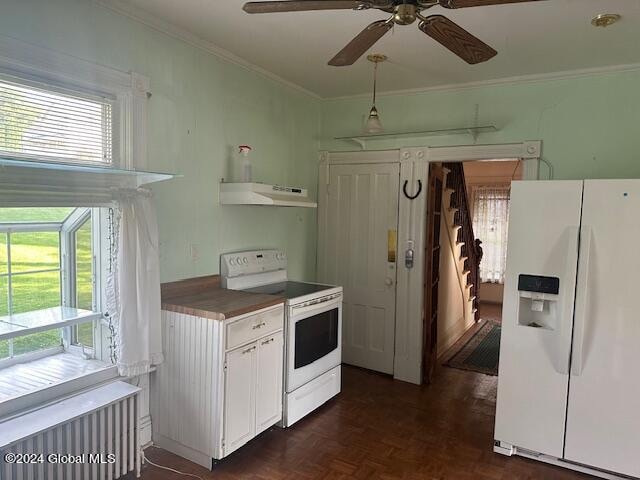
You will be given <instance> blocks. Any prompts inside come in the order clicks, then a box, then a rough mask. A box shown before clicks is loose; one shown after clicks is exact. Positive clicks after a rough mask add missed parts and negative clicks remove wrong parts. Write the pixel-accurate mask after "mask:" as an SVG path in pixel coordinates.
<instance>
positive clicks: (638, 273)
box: [494, 180, 640, 478]
mask: <svg viewBox="0 0 640 480" xmlns="http://www.w3.org/2000/svg"><path fill="white" fill-rule="evenodd" d="M639 280H640V180H586V181H535V182H533V181H532V182H514V183H513V184H512V189H511V205H510V214H509V240H508V250H507V271H506V277H505V288H504V299H503V302H504V303H503V319H502V338H501V345H500V367H499V376H498V398H497V408H496V425H495V436H494V438H495V446H494V450H495V451H496V452H499V453H503V454H506V455H522V456H526V457H530V458H535V459H537V460H542V461H546V462H549V463H554V464H559V465H563V466H566V467H569V468H573V469H576V470H581V471H588V472H589V473H591V474H593V475H598V476H601V477H604V478H618V477H617V476H618V475H625V476H630V477H640V302H639V300H640V281H639Z"/></svg>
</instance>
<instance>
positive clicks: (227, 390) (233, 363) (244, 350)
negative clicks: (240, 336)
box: [223, 343, 258, 455]
mask: <svg viewBox="0 0 640 480" xmlns="http://www.w3.org/2000/svg"><path fill="white" fill-rule="evenodd" d="M256 349H257V346H256V343H253V344H251V345H248V346H244V347H240V348H236V349H235V350H232V351H231V352H228V353H227V354H226V364H225V379H224V422H223V423H224V443H223V446H224V451H225V455H228V454H229V453H231V452H233V451H234V450H236V449H237V448H238V447H240V446H242V445H244V444H245V443H247V442H248V441H249V440H251V439H252V438H253V437H254V436H255V434H256V390H257V388H256V363H257V362H256V358H257V356H258V355H257V353H256Z"/></svg>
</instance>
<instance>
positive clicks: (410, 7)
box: [243, 0, 542, 67]
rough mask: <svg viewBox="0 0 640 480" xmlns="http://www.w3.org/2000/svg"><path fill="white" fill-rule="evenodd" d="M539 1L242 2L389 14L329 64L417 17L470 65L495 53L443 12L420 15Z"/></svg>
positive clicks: (249, 7) (350, 58) (348, 58)
mask: <svg viewBox="0 0 640 480" xmlns="http://www.w3.org/2000/svg"><path fill="white" fill-rule="evenodd" d="M533 1H542V0H285V1H262V2H248V3H245V5H244V7H243V9H244V11H245V12H247V13H275V12H302V11H309V10H368V9H371V8H373V9H378V10H381V11H383V12H386V13H390V14H391V17H390V18H388V19H387V20H378V21H376V22H373V23H372V24H371V25H369V26H368V27H367V28H365V29H364V30H363V31H362V32H360V33H359V34H358V35H357V36H356V37H355V38H354V39H353V40H351V42H349V44H348V45H347V46H346V47H344V48H343V49H342V50H341V51H340V52H339V53H338V54H337V55H336V56H335V57H333V58H332V59H331V60H330V61H329V65H333V66H335V67H344V66H347V65H353V64H354V63H355V62H356V60H358V59H359V58H360V57H361V56H362V55H363V54H364V53H365V52H366V51H367V50H369V48H371V47H372V46H373V45H374V44H375V43H376V42H377V41H378V40H380V39H381V38H382V37H383V36H384V34H385V33H387V32H388V31H389V30H391V29H392V28H393V26H394V24H395V25H410V24H412V23H414V22H415V21H416V20H419V21H420V23H419V24H418V28H419V29H420V30H421V31H422V32H424V33H425V34H427V35H429V36H430V37H431V38H433V39H434V40H435V41H436V42H439V43H440V44H442V45H443V46H445V47H446V48H448V49H449V50H451V51H452V52H453V53H455V54H456V55H458V56H459V57H460V58H462V59H463V60H464V61H465V62H467V63H470V64H472V65H473V64H476V63H482V62H486V61H487V60H489V59H491V58H493V57H494V56H496V55H497V54H498V52H496V51H495V50H494V49H493V48H491V47H490V46H489V45H487V44H486V43H484V42H483V41H482V40H480V39H479V38H477V37H475V36H473V35H472V34H471V33H469V32H467V31H466V30H465V29H464V28H462V27H461V26H460V25H458V24H457V23H454V22H452V21H451V20H449V19H448V18H447V17H445V16H443V15H429V16H424V15H423V12H424V11H425V10H428V9H430V8H432V7H435V6H438V5H439V6H441V7H444V8H449V9H452V8H466V7H479V6H485V5H501V4H506V3H521V2H533Z"/></svg>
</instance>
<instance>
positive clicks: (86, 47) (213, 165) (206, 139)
mask: <svg viewBox="0 0 640 480" xmlns="http://www.w3.org/2000/svg"><path fill="white" fill-rule="evenodd" d="M0 11H1V13H0V35H4V36H9V37H13V38H17V39H19V40H23V41H25V42H28V43H31V44H36V45H39V46H43V47H47V48H51V49H54V50H57V51H61V52H64V53H67V54H70V55H73V56H76V57H80V58H83V59H86V60H89V61H92V62H96V63H99V64H102V65H107V66H110V67H114V68H117V69H119V70H123V71H130V70H131V71H135V72H138V73H141V74H143V75H146V76H148V77H150V79H151V91H152V93H153V96H152V97H151V99H150V101H149V130H148V134H149V142H148V143H149V145H148V149H149V162H148V167H149V169H150V170H157V171H168V172H175V173H179V174H182V175H183V177H182V178H179V179H176V180H172V181H170V182H167V183H165V184H158V185H157V186H154V187H153V189H154V191H155V192H156V193H157V195H156V196H157V206H158V217H159V225H160V241H161V274H162V279H163V281H167V280H173V279H178V278H185V277H191V276H196V275H204V274H209V273H212V272H217V271H218V262H219V254H220V253H221V252H227V251H233V250H237V249H246V248H255V247H282V248H285V249H286V251H287V252H288V254H289V261H290V272H291V276H292V277H296V278H306V279H312V278H314V276H315V245H316V212H315V210H313V209H300V208H292V209H286V208H272V207H220V206H219V205H218V182H219V181H220V178H222V177H226V178H229V175H230V168H229V167H230V159H231V155H232V152H233V151H234V148H235V146H237V145H239V144H244V143H248V144H250V145H252V146H253V147H254V149H255V150H254V152H255V153H254V155H253V158H254V160H255V162H254V179H256V180H259V181H264V182H273V183H276V182H277V183H280V184H283V183H284V184H292V185H301V186H305V187H307V188H309V190H310V191H311V195H312V196H313V198H315V197H316V185H317V166H316V165H317V158H318V157H317V152H318V143H317V133H318V130H319V121H320V103H319V101H318V100H317V99H315V98H313V97H311V96H308V95H305V94H304V93H301V92H298V91H297V90H294V89H292V88H289V87H287V86H284V85H282V84H280V83H277V82H275V81H273V80H270V79H268V78H266V77H264V76H261V75H260V74H257V73H255V72H252V71H249V70H247V69H245V68H243V67H240V66H237V65H235V64H232V63H229V62H227V61H225V60H222V59H220V58H219V57H216V56H214V55H212V54H210V53H207V52H205V51H203V50H201V49H198V48H196V47H193V46H191V45H189V44H187V43H185V42H182V41H180V40H177V39H175V38H172V37H170V36H168V35H165V34H163V33H160V32H158V31H156V30H154V29H152V28H149V27H147V26H144V25H142V24H141V23H138V22H136V21H134V20H132V19H130V18H128V17H125V16H122V15H119V14H117V13H114V12H112V11H111V10H109V9H106V8H104V7H102V6H100V5H98V4H96V3H95V2H92V1H89V0H41V1H35V0H2V6H1V10H0ZM191 245H194V246H195V250H196V251H197V253H198V256H199V258H198V259H196V260H195V261H194V260H193V259H192V256H191V251H192V249H191Z"/></svg>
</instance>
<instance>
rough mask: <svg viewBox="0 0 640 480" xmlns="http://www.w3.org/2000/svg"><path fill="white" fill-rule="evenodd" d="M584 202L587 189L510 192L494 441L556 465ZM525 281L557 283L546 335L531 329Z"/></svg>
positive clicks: (560, 185)
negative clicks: (520, 283) (552, 317)
mask: <svg viewBox="0 0 640 480" xmlns="http://www.w3.org/2000/svg"><path fill="white" fill-rule="evenodd" d="M581 197H582V182H581V181H553V182H539V181H535V182H533V181H532V182H513V183H512V187H511V205H510V212H509V240H508V249H507V271H506V275H505V285H504V298H503V309H502V337H501V342H500V368H499V373H498V399H497V408H496V428H495V439H496V440H499V441H502V442H506V443H509V444H511V445H515V446H517V447H521V448H525V449H529V450H534V451H537V452H541V453H545V454H547V455H552V456H554V457H562V451H563V444H564V424H565V413H566V402H567V388H568V384H569V354H570V348H571V330H572V323H573V305H574V291H575V282H576V267H577V262H578V230H579V225H580V206H581V200H582V198H581ZM521 274H525V275H526V274H529V275H540V276H547V277H557V278H558V279H559V293H558V296H557V303H556V305H555V308H556V312H557V316H556V319H557V321H556V322H555V323H553V324H551V323H550V324H549V325H548V326H547V328H537V327H536V326H532V324H534V322H533V321H530V319H531V318H532V317H531V309H532V305H531V304H530V303H529V304H527V299H523V300H521V299H520V293H519V291H518V279H519V276H520V275H521ZM548 311H549V304H546V305H545V310H544V311H543V312H542V313H544V312H548ZM519 316H520V318H521V320H519ZM536 323H537V322H536Z"/></svg>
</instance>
